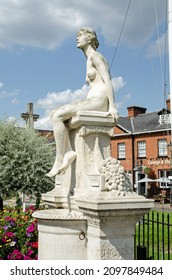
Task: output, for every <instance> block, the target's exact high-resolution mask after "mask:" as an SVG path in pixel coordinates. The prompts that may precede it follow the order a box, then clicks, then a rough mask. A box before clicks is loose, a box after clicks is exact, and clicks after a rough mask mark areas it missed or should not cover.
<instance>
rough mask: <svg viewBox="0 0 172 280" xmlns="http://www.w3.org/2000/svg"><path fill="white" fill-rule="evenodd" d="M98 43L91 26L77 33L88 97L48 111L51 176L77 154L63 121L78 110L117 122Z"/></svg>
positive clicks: (109, 80)
mask: <svg viewBox="0 0 172 280" xmlns="http://www.w3.org/2000/svg"><path fill="white" fill-rule="evenodd" d="M98 46H99V42H98V40H97V36H96V33H95V32H94V31H93V30H92V29H91V28H88V27H86V28H82V29H80V31H79V32H78V34H77V47H78V48H80V49H81V50H82V51H83V53H84V54H85V56H86V58H87V62H86V82H87V83H88V84H89V85H90V90H89V92H88V94H87V98H86V99H84V100H78V101H75V102H72V103H70V104H67V105H64V106H62V107H60V108H55V109H53V110H52V111H51V112H50V118H51V121H52V124H53V130H54V137H55V142H56V158H55V162H54V165H53V167H52V169H51V170H50V172H49V173H47V176H49V177H53V176H55V175H57V174H60V173H62V172H64V171H65V170H66V169H67V168H68V167H69V166H70V164H71V163H72V162H73V161H74V160H75V158H76V156H77V155H76V153H75V151H73V150H72V148H71V144H70V140H69V134H68V128H67V126H66V125H65V123H64V122H65V121H66V120H68V119H70V118H71V117H72V116H74V115H75V114H76V113H77V112H78V111H103V112H107V116H108V115H111V116H112V117H113V119H114V122H116V121H117V118H118V112H117V109H116V105H115V101H114V93H113V88H112V83H111V77H110V71H109V67H108V63H107V61H106V59H105V58H104V57H103V56H102V55H101V54H100V53H99V52H97V50H96V49H97V47H98Z"/></svg>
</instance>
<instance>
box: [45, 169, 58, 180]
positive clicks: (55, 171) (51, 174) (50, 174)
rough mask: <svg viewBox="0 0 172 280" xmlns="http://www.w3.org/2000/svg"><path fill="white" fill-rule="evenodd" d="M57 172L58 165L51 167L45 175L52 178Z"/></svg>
mask: <svg viewBox="0 0 172 280" xmlns="http://www.w3.org/2000/svg"><path fill="white" fill-rule="evenodd" d="M58 173H59V168H58V167H53V168H52V169H51V170H50V172H48V173H47V174H46V176H47V177H50V178H52V177H54V176H56V175H57V174H58Z"/></svg>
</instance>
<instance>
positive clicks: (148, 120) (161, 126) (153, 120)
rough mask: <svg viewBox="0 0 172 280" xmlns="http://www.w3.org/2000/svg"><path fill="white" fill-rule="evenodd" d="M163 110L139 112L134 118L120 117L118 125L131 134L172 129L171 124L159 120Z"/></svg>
mask: <svg viewBox="0 0 172 280" xmlns="http://www.w3.org/2000/svg"><path fill="white" fill-rule="evenodd" d="M162 112H163V109H162V110H161V111H157V112H152V113H145V114H139V115H137V116H135V117H133V118H129V117H119V120H118V124H117V126H119V127H120V128H121V129H123V130H124V131H125V132H126V133H130V134H137V133H146V132H156V131H161V130H169V129H171V125H170V124H166V123H160V121H159V119H160V115H161V113H162ZM167 113H168V112H167Z"/></svg>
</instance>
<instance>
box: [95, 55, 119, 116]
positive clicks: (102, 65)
mask: <svg viewBox="0 0 172 280" xmlns="http://www.w3.org/2000/svg"><path fill="white" fill-rule="evenodd" d="M92 63H93V65H94V66H95V67H96V69H97V71H98V72H99V75H100V77H101V79H102V80H103V82H104V84H105V88H106V93H107V96H108V99H109V110H108V114H107V115H112V117H113V118H114V119H117V118H118V117H119V115H118V111H117V108H116V104H115V100H114V92H113V87H112V82H111V76H110V71H109V67H108V64H107V62H106V61H105V58H104V57H103V56H102V55H101V54H99V53H95V55H94V56H93V57H92Z"/></svg>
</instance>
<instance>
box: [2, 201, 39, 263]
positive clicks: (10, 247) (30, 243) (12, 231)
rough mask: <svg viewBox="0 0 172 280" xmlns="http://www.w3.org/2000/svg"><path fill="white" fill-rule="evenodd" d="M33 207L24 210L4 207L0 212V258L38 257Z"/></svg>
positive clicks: (21, 258)
mask: <svg viewBox="0 0 172 280" xmlns="http://www.w3.org/2000/svg"><path fill="white" fill-rule="evenodd" d="M33 211H35V209H34V207H32V206H31V207H29V208H27V209H26V212H19V211H17V210H15V209H10V208H9V209H4V211H3V212H1V213H0V259H1V260H36V259H37V258H38V229H37V221H36V220H35V219H34V218H33V217H32V213H33Z"/></svg>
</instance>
